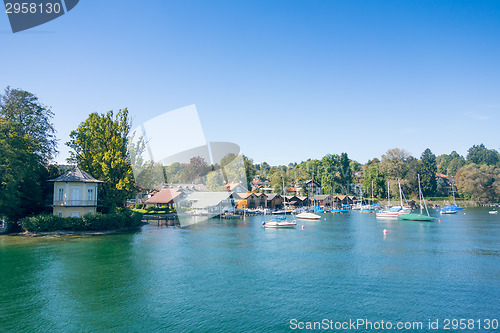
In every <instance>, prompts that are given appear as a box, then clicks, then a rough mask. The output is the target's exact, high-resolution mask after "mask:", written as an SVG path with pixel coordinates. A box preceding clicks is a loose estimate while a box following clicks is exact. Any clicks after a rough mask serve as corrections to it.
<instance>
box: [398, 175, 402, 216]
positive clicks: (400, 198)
mask: <svg viewBox="0 0 500 333" xmlns="http://www.w3.org/2000/svg"><path fill="white" fill-rule="evenodd" d="M398 186H399V201H400V202H401V209H403V191H401V181H400V180H399V179H398Z"/></svg>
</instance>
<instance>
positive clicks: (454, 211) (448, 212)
mask: <svg viewBox="0 0 500 333" xmlns="http://www.w3.org/2000/svg"><path fill="white" fill-rule="evenodd" d="M456 213H458V210H453V209H446V210H441V212H440V214H456Z"/></svg>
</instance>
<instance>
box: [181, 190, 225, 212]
mask: <svg viewBox="0 0 500 333" xmlns="http://www.w3.org/2000/svg"><path fill="white" fill-rule="evenodd" d="M184 200H185V201H186V202H187V203H188V205H187V206H188V207H190V208H192V212H193V213H194V214H200V215H213V216H215V215H220V214H224V213H227V212H234V206H235V201H234V198H233V196H232V195H231V193H229V192H195V193H191V194H190V195H189V196H188V197H186V198H185V199H184Z"/></svg>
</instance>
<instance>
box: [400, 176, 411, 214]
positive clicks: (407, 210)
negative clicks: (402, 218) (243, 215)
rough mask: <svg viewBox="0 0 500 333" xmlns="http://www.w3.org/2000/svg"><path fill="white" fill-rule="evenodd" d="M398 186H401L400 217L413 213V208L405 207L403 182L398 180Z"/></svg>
mask: <svg viewBox="0 0 500 333" xmlns="http://www.w3.org/2000/svg"><path fill="white" fill-rule="evenodd" d="M398 186H399V201H400V204H401V206H400V208H399V211H398V213H399V215H401V214H409V213H411V208H410V207H408V206H404V205H403V198H404V194H403V190H402V189H401V181H400V180H399V179H398ZM405 201H406V198H405Z"/></svg>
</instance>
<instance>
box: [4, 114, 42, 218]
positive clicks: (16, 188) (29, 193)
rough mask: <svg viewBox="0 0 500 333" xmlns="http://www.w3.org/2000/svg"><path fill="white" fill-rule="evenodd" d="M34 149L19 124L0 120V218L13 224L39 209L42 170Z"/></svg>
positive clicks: (32, 142) (33, 143) (31, 141)
mask: <svg viewBox="0 0 500 333" xmlns="http://www.w3.org/2000/svg"><path fill="white" fill-rule="evenodd" d="M35 146H36V144H35V142H34V140H33V139H32V138H31V137H29V136H27V135H23V134H22V128H21V126H20V125H19V124H17V123H13V122H9V121H5V120H1V119H0V218H3V217H7V218H8V219H9V220H10V221H17V220H18V219H19V218H21V217H24V216H26V215H29V214H31V213H35V212H37V211H38V210H39V208H40V206H43V196H42V187H41V181H40V179H41V177H39V176H40V173H41V171H42V168H43V166H42V165H41V163H40V156H38V155H37V154H35V153H34V147H35ZM35 207H36V208H35Z"/></svg>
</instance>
